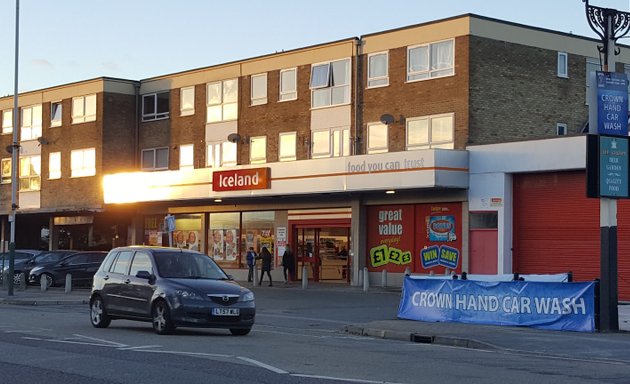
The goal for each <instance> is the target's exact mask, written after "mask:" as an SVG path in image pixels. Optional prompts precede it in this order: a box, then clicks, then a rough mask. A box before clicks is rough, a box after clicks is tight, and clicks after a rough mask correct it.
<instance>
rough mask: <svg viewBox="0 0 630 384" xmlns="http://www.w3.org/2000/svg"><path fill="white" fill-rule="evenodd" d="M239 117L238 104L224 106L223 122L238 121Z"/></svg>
mask: <svg viewBox="0 0 630 384" xmlns="http://www.w3.org/2000/svg"><path fill="white" fill-rule="evenodd" d="M237 117H238V104H237V103H229V104H224V105H223V120H236V118H237Z"/></svg>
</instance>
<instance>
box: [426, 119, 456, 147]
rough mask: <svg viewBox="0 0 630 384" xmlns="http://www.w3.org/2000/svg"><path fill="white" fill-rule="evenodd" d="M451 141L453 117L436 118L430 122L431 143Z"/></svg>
mask: <svg viewBox="0 0 630 384" xmlns="http://www.w3.org/2000/svg"><path fill="white" fill-rule="evenodd" d="M445 141H453V117H452V116H444V117H436V118H433V119H432V120H431V142H434V143H435V142H445Z"/></svg>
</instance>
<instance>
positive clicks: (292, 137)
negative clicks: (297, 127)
mask: <svg viewBox="0 0 630 384" xmlns="http://www.w3.org/2000/svg"><path fill="white" fill-rule="evenodd" d="M296 144H297V132H282V133H280V137H279V148H278V160H279V161H292V160H295V159H296V158H297V157H296Z"/></svg>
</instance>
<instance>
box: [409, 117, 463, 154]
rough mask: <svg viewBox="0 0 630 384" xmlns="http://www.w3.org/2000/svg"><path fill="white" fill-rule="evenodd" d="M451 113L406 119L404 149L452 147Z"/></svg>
mask: <svg viewBox="0 0 630 384" xmlns="http://www.w3.org/2000/svg"><path fill="white" fill-rule="evenodd" d="M453 124H454V116H453V114H452V113H449V114H444V115H435V116H425V117H416V118H409V119H407V140H406V149H407V150H411V149H427V148H447V149H453V148H454V145H455V144H454V139H453V131H454V125H453Z"/></svg>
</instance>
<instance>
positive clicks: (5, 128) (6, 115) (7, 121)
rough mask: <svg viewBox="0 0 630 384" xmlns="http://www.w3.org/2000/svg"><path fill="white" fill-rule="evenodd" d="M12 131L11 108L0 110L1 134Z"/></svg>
mask: <svg viewBox="0 0 630 384" xmlns="http://www.w3.org/2000/svg"><path fill="white" fill-rule="evenodd" d="M9 133H13V110H12V109H6V110H4V111H2V134H3V135H6V134H9Z"/></svg>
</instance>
